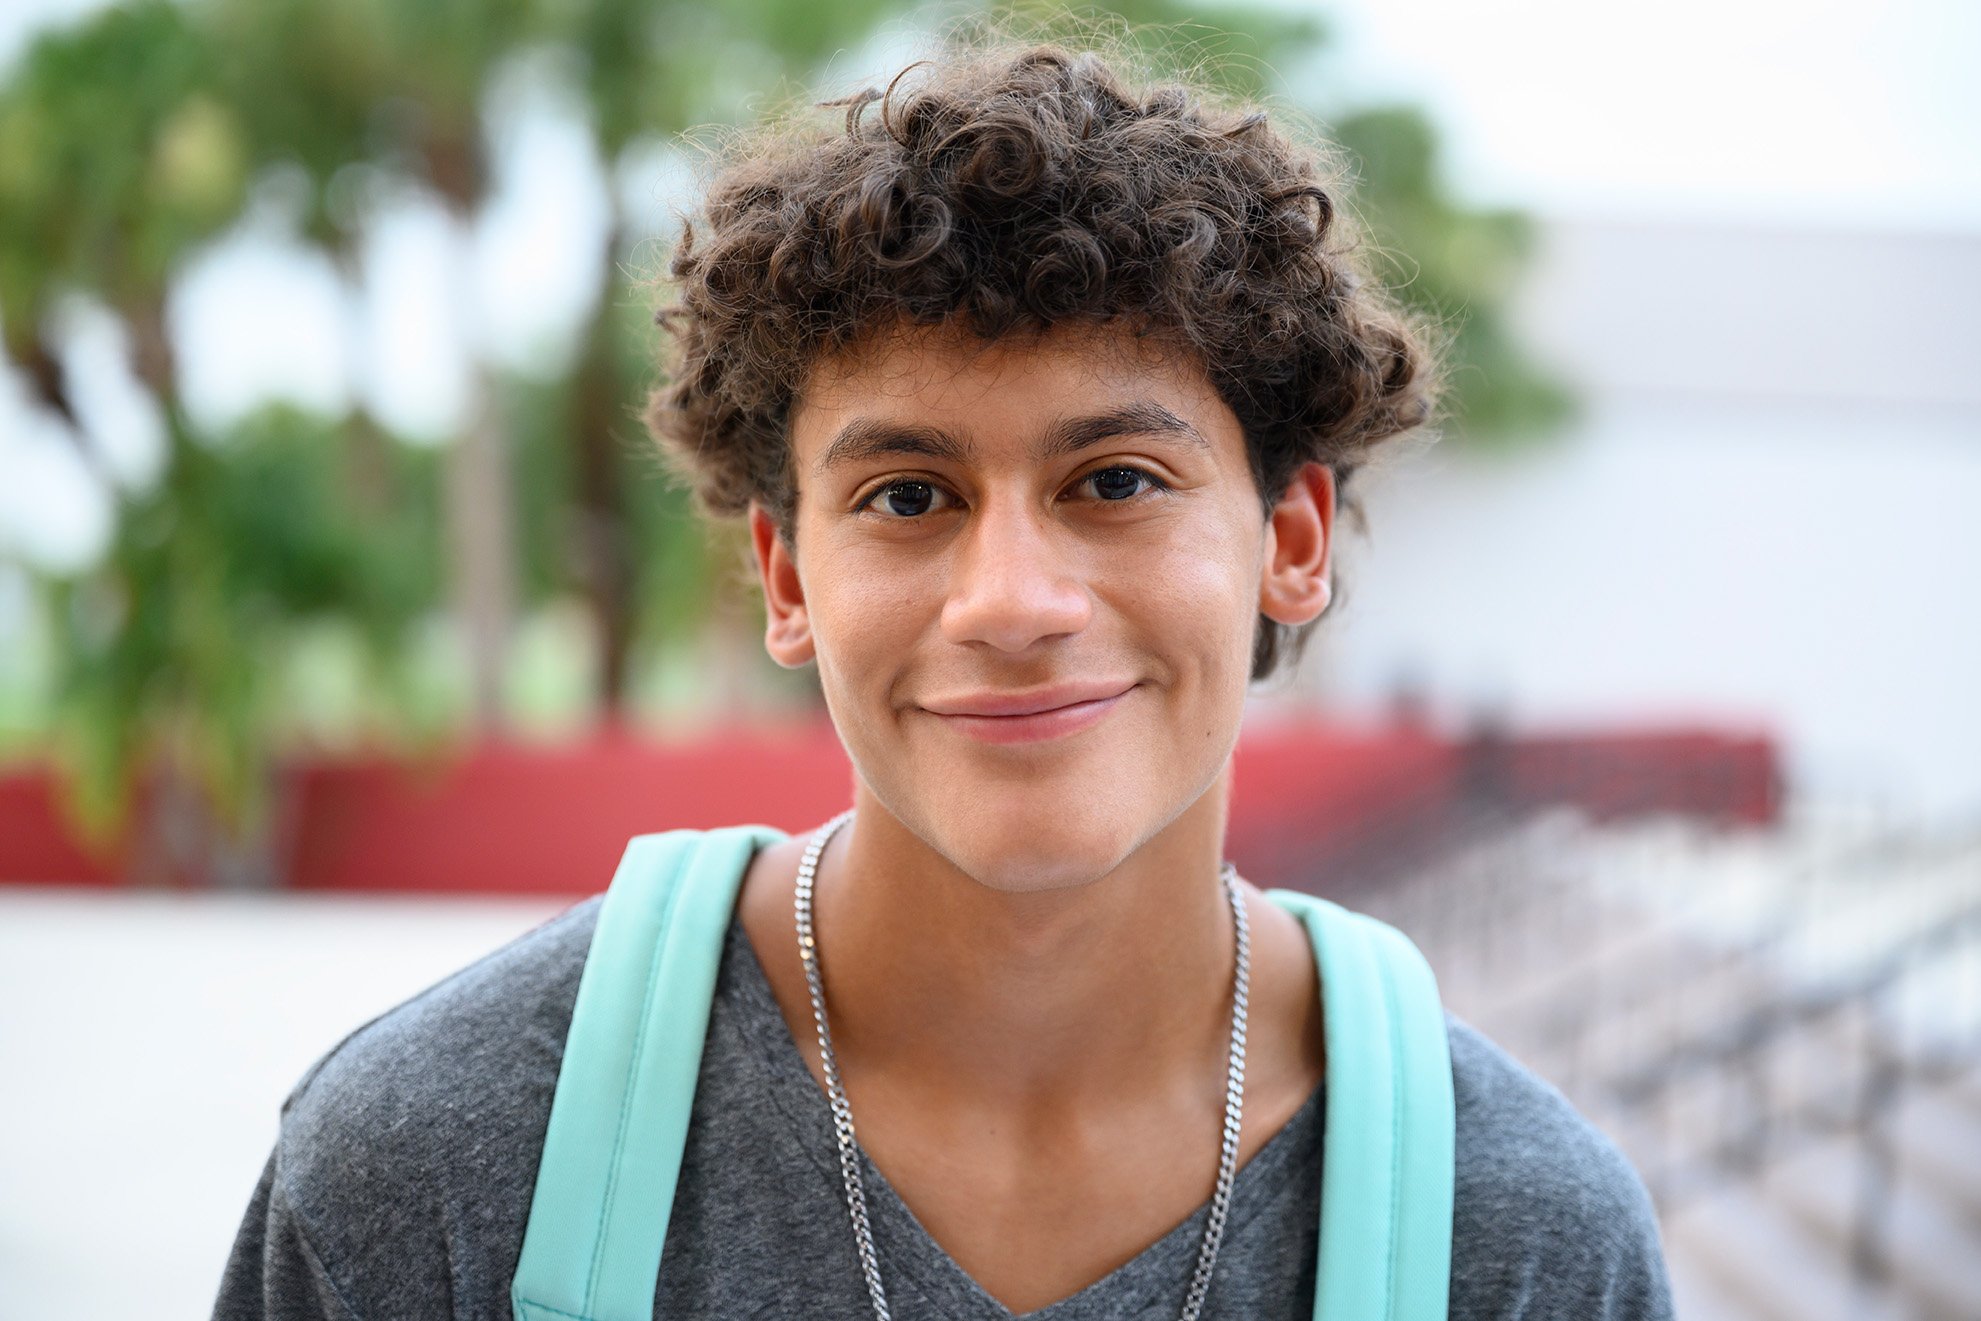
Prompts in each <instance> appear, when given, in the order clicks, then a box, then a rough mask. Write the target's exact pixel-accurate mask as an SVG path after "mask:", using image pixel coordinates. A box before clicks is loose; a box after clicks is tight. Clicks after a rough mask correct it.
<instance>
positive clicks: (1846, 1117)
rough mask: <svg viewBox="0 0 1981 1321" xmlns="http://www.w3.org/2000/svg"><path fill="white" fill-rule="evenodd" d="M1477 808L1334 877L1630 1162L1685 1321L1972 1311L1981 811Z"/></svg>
mask: <svg viewBox="0 0 1981 1321" xmlns="http://www.w3.org/2000/svg"><path fill="white" fill-rule="evenodd" d="M1473 825H1474V831H1473V834H1474V839H1475V842H1474V843H1472V844H1471V845H1469V846H1467V847H1466V848H1464V849H1462V850H1460V851H1458V852H1455V853H1453V854H1451V855H1449V856H1448V857H1445V858H1443V859H1441V860H1439V861H1437V862H1436V863H1434V864H1432V865H1429V866H1426V867H1422V868H1419V869H1417V870H1416V871H1414V872H1413V873H1412V874H1410V875H1409V876H1407V877H1404V878H1401V879H1397V880H1394V881H1391V882H1390V883H1387V884H1384V885H1382V886H1381V887H1379V888H1372V889H1369V890H1367V891H1366V892H1359V893H1354V894H1347V895H1342V896H1340V897H1341V898H1342V900H1343V902H1346V903H1348V904H1350V906H1352V907H1356V908H1360V909H1363V910H1364V911H1368V912H1371V913H1374V914H1375V915H1377V916H1379V917H1382V918H1384V919H1385V920H1387V921H1390V922H1393V923H1395V924H1396V925H1397V926H1399V927H1401V928H1402V929H1403V930H1405V931H1407V932H1409V933H1410V935H1411V936H1412V938H1413V939H1414V940H1416V941H1417V942H1418V944H1419V946H1420V947H1421V948H1423V949H1424V951H1425V953H1426V955H1427V956H1428V957H1429V958H1430V960H1431V962H1432V966H1433V967H1434V968H1435V969H1436V971H1437V973H1438V978H1439V983H1440V989H1441V991H1442V992H1443V994H1444V998H1445V1001H1446V1003H1447V1004H1448V1005H1449V1006H1450V1007H1451V1009H1452V1010H1453V1012H1454V1013H1456V1014H1458V1015H1459V1016H1460V1017H1462V1018H1464V1019H1466V1020H1467V1021H1468V1022H1471V1023H1473V1024H1474V1025H1475V1026H1477V1027H1478V1028H1479V1029H1480V1030H1481V1031H1483V1032H1485V1033H1486V1034H1487V1035H1488V1036H1490V1037H1492V1038H1493V1039H1494V1040H1495V1041H1497V1042H1498V1043H1499V1044H1500V1045H1501V1046H1503V1047H1504V1048H1505V1049H1506V1050H1507V1051H1509V1052H1510V1053H1511V1054H1513V1055H1514V1056H1516V1057H1517V1058H1519V1059H1521V1060H1522V1061H1523V1062H1525V1063H1526V1064H1527V1065H1528V1066H1529V1067H1530V1068H1533V1069H1534V1070H1535V1071H1536V1072H1537V1073H1539V1074H1540V1075H1541V1076H1542V1077H1544V1078H1546V1079H1548V1080H1549V1081H1550V1082H1552V1083H1554V1084H1555V1085H1556V1086H1558V1087H1559V1088H1560V1089H1561V1090H1562V1091H1563V1092H1564V1094H1566V1095H1567V1096H1568V1098H1569V1099H1570V1100H1571V1101H1572V1102H1573V1103H1574V1104H1575V1105H1576V1107H1577V1108H1578V1109H1579V1110H1581V1111H1582V1113H1583V1114H1585V1115H1587V1116H1588V1117H1589V1119H1590V1120H1591V1121H1592V1122H1593V1123H1595V1124H1596V1125H1597V1126H1598V1127H1599V1128H1601V1129H1602V1130H1603V1131H1605V1132H1606V1133H1607V1134H1609V1136H1610V1137H1611V1138H1612V1139H1613V1140H1614V1141H1615V1142H1616V1143H1617V1144H1618V1146H1619V1147H1620V1148H1622V1150H1623V1151H1624V1152H1625V1154H1626V1155H1628V1156H1629V1157H1630V1158H1631V1160H1632V1163H1633V1164H1634V1165H1636V1167H1637V1168H1638V1170H1639V1171H1640V1172H1641V1173H1642V1174H1643V1175H1644V1178H1645V1181H1646V1183H1647V1185H1648V1186H1649V1187H1650V1188H1651V1191H1652V1195H1653V1198H1654V1200H1655V1201H1656V1202H1657V1204H1658V1207H1659V1211H1660V1218H1661V1223H1662V1226H1663V1232H1664V1236H1665V1244H1666V1253H1667V1259H1668V1262H1669V1264H1670V1268H1671V1272H1672V1277H1673V1287H1674V1289H1675V1291H1676V1292H1677V1293H1678V1295H1679V1300H1678V1301H1679V1316H1680V1318H1682V1321H1694V1319H1696V1321H1732V1319H1734V1318H1755V1319H1759V1321H1775V1319H1777V1318H1779V1319H1780V1321H1789V1319H1790V1318H1793V1319H1794V1321H1830V1319H1831V1318H1835V1319H1836V1321H1846V1319H1847V1321H1858V1318H1866V1319H1868V1321H1887V1319H1890V1321H1897V1319H1900V1318H1904V1319H1907V1321H1911V1319H1913V1318H1917V1319H1919V1321H1943V1319H1944V1321H1981V828H1976V827H1974V826H1972V825H1964V826H1962V827H1961V828H1960V829H1956V830H1952V831H1947V832H1940V833H1934V832H1930V831H1926V830H1923V829H1920V828H1912V827H1906V828H1893V827H1891V826H1888V825H1885V824H1881V823H1879V822H1878V821H1876V820H1873V819H1865V818H1858V819H1851V818H1832V817H1804V818H1800V819H1798V818H1793V817H1791V818H1790V819H1789V820H1788V821H1786V822H1785V823H1784V825H1782V826H1781V827H1779V828H1777V829H1773V830H1769V831H1767V832H1756V831H1742V832H1727V831H1724V830H1720V829H1715V828H1710V827H1705V826H1700V825H1698V824H1696V823H1693V822H1688V821H1685V820H1681V819H1676V818H1670V819H1654V820H1650V821H1641V822H1634V823H1613V824H1596V823H1593V822H1591V821H1589V820H1588V819H1586V818H1585V817H1584V816H1582V815H1581V814H1580V813H1577V812H1574V811H1554V812H1546V813H1542V814H1537V815H1532V816H1527V817H1523V818H1519V819H1509V820H1506V821H1504V822H1502V823H1500V826H1499V828H1498V829H1497V830H1496V831H1486V832H1480V831H1478V830H1477V828H1476V827H1477V823H1476V822H1475V823H1473Z"/></svg>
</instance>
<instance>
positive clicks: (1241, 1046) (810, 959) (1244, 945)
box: [796, 809, 1252, 1321]
mask: <svg viewBox="0 0 1981 1321" xmlns="http://www.w3.org/2000/svg"><path fill="white" fill-rule="evenodd" d="M852 819H853V813H852V811H851V810H850V809H849V810H848V811H845V812H841V813H840V814H839V815H838V816H836V817H834V818H833V819H832V820H830V821H828V822H826V824H825V825H824V826H822V827H820V829H819V832H818V833H817V834H816V835H814V836H813V837H812V840H811V843H809V844H807V845H806V846H805V856H804V859H803V860H802V861H801V862H800V863H799V864H798V894H797V900H796V906H797V910H798V957H799V958H800V959H801V960H803V961H804V964H805V983H806V985H807V986H809V987H810V988H811V993H812V1019H813V1021H814V1022H816V1023H817V1024H818V1028H819V1055H820V1057H821V1058H822V1060H823V1062H824V1064H825V1085H826V1092H827V1094H828V1096H829V1097H830V1098H831V1101H832V1126H833V1129H834V1130H835V1131H836V1132H837V1133H838V1135H839V1172H840V1175H841V1177H842V1178H843V1179H844V1180H845V1183H846V1210H847V1213H848V1214H849V1215H850V1216H851V1217H852V1219H853V1233H854V1235H855V1236H856V1237H857V1238H858V1239H859V1245H860V1269H861V1271H863V1272H864V1273H865V1274H866V1277H867V1295H868V1297H870V1298H871V1299H872V1300H873V1304H874V1316H875V1318H876V1321H890V1316H889V1313H888V1310H887V1291H886V1290H885V1289H883V1288H882V1287H881V1282H880V1259H879V1256H878V1255H877V1254H876V1253H875V1251H874V1234H873V1228H872V1226H871V1225H869V1224H868V1222H867V1193H866V1189H865V1187H864V1186H863V1185H862V1183H861V1180H860V1163H859V1159H858V1156H857V1149H856V1148H855V1146H854V1143H853V1109H852V1107H851V1106H849V1105H848V1104H847V1103H846V1089H845V1088H844V1087H842V1086H840V1083H839V1064H838V1062H837V1061H836V1060H835V1059H834V1058H833V1054H832V1034H831V1033H830V1032H829V1031H827V1030H826V1025H825V991H824V990H823V989H822V987H821V985H820V981H819V953H818V940H817V938H816V937H815V936H814V935H813V934H812V882H813V880H814V878H815V877H816V876H817V875H818V868H819V855H820V854H821V853H823V852H824V851H825V846H826V841H827V840H830V839H831V838H832V836H833V835H834V833H835V832H837V831H838V829H839V828H840V827H841V826H843V825H845V824H846V823H847V822H848V821H851V820H852ZM1219 879H1220V880H1221V881H1222V882H1223V883H1224V889H1225V894H1226V895H1227V896H1228V897H1229V898H1230V900H1231V915H1232V918H1233V919H1234V921H1235V922H1236V923H1237V927H1238V973H1237V977H1236V980H1235V983H1234V985H1233V988H1232V1005H1231V1057H1230V1058H1231V1062H1230V1066H1229V1068H1228V1069H1227V1070H1226V1075H1225V1077H1226V1082H1225V1088H1224V1145H1223V1148H1222V1150H1221V1151H1220V1153H1219V1156H1218V1169H1217V1191H1216V1192H1215V1193H1214V1194H1212V1196H1211V1214H1210V1219H1209V1220H1208V1221H1207V1222H1205V1225H1204V1241H1203V1245H1202V1246H1201V1247H1199V1248H1198V1250H1197V1270H1196V1274H1195V1275H1193V1276H1192V1277H1191V1280H1190V1295H1189V1297H1188V1298H1186V1299H1185V1300H1184V1303H1183V1315H1182V1321H1196V1318H1197V1314H1198V1313H1199V1312H1200V1311H1202V1310H1203V1307H1204V1293H1205V1291H1206V1290H1208V1289H1209V1288H1210V1285H1211V1267H1212V1265H1213V1264H1214V1263H1215V1262H1216V1261H1217V1250H1218V1243H1219V1241H1220V1240H1221V1239H1223V1237H1224V1218H1225V1212H1226V1210H1227V1209H1228V1208H1229V1207H1230V1205H1231V1178H1232V1171H1233V1170H1234V1169H1235V1168H1236V1166H1237V1163H1238V1125H1239V1118H1240V1116H1241V1115H1242V1114H1243V1112H1244V1109H1245V1008H1246V1000H1245V997H1246V991H1247V990H1248V988H1249V987H1250V984H1251V971H1252V969H1251V941H1250V936H1249V933H1248V931H1247V929H1246V925H1245V904H1244V901H1243V899H1242V898H1241V897H1240V896H1239V892H1238V871H1237V869H1236V868H1234V867H1233V866H1232V865H1231V864H1230V863H1228V862H1227V863H1226V864H1225V865H1224V869H1223V871H1222V872H1221V874H1220V876H1219Z"/></svg>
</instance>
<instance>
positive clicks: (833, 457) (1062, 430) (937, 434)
mask: <svg viewBox="0 0 1981 1321" xmlns="http://www.w3.org/2000/svg"><path fill="white" fill-rule="evenodd" d="M1113 436H1173V437H1175V438H1177V439H1179V440H1182V441H1185V442H1187V443H1188V444H1190V445H1192V446H1194V447H1196V448H1200V449H1209V448H1210V441H1208V440H1206V439H1205V438H1204V436H1203V433H1202V432H1200V431H1198V430H1197V428H1195V427H1193V426H1191V425H1190V424H1189V423H1188V422H1185V421H1184V420H1183V419H1182V418H1180V417H1178V416H1177V415H1176V414H1174V413H1172V412H1170V411H1169V410H1168V409H1167V408H1164V407H1163V406H1162V405H1161V404H1159V403H1156V402H1155V401H1154V400H1152V399H1138V400H1136V401H1135V402H1133V403H1129V404H1124V405H1122V406H1121V407H1119V408H1110V409H1107V410H1105V411H1103V412H1099V413H1083V414H1081V415H1080V416H1078V417H1069V418H1061V419H1060V420H1059V421H1057V422H1055V423H1053V424H1052V425H1051V426H1050V427H1048V428H1047V429H1046V432H1045V434H1044V435H1043V436H1041V437H1040V438H1039V442H1038V444H1037V446H1036V447H1035V453H1036V455H1037V456H1038V457H1039V458H1041V459H1057V458H1064V457H1066V456H1067V455H1069V454H1077V453H1079V452H1080V451H1081V450H1083V449H1086V448H1088V447H1090V446H1093V445H1098V444H1100V443H1101V442H1102V441H1104V440H1107V439H1109V438H1110V437H1113ZM973 452H974V451H973V448H972V446H971V445H970V442H969V441H967V440H965V439H963V438H962V437H960V436H958V435H956V434H955V433H954V432H950V431H945V430H943V429H942V428H941V427H932V426H923V425H918V424H913V423H900V422H884V421H880V420H878V419H876V418H866V417H856V418H854V419H853V420H852V421H851V422H848V423H847V424H846V425H845V426H844V427H842V428H840V431H839V434H838V435H836V436H834V437H833V438H832V443H831V444H830V445H827V446H826V447H825V452H824V453H823V454H821V455H819V458H818V462H817V463H815V464H813V465H812V473H813V475H814V476H818V475H821V474H823V473H824V472H826V471H827V470H828V469H830V468H833V467H836V466H837V465H839V464H842V463H853V462H856V461H858V460H861V459H871V458H876V457H878V456H880V455H883V454H918V455H921V456H923V457H925V458H931V459H947V460H949V461H950V462H952V463H967V462H969V460H970V457H971V455H972V453H973Z"/></svg>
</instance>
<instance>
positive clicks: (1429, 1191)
mask: <svg viewBox="0 0 1981 1321" xmlns="http://www.w3.org/2000/svg"><path fill="white" fill-rule="evenodd" d="M1266 896H1267V897H1268V898H1269V899H1272V900H1273V901H1275V902H1276V903H1278V904H1279V905H1280V906H1281V907H1282V908H1285V909H1287V910H1288V911H1289V912H1292V913H1293V914H1294V915H1295V916H1297V917H1299V918H1300V920H1301V922H1302V923H1303V924H1304V925H1305V926H1306V928H1307V932H1308V935H1309V936H1310V937H1311V938H1312V940H1313V942H1314V954H1315V962H1316V965H1317V966H1318V967H1319V969H1320V975H1321V1002H1322V1017H1323V1019H1324V1022H1325V1027H1326V1033H1327V1045H1326V1052H1327V1100H1326V1115H1325V1127H1324V1136H1323V1139H1322V1152H1321V1221H1320V1224H1321V1229H1320V1243H1319V1246H1318V1258H1317V1264H1316V1269H1315V1285H1314V1315H1315V1316H1316V1317H1327V1318H1333V1317H1343V1318H1349V1317H1352V1318H1355V1321H1365V1319H1366V1321H1444V1318H1445V1317H1446V1315H1447V1307H1448V1299H1449V1291H1450V1287H1451V1219H1452V1197H1453V1176H1454V1165H1453V1162H1454V1159H1455V1157H1456V1136H1457V1110H1456V1104H1455V1101H1454V1098H1453V1095H1452V1080H1451V1043H1450V1038H1449V1036H1448V1035H1447V1031H1446V1027H1445V1020H1444V1008H1443V1005H1442V1004H1441V1002H1440V1001H1439V998H1438V988H1437V980H1436V978H1435V977H1434V976H1433V975H1432V973H1431V967H1430V964H1429V963H1427V962H1425V960H1424V956H1423V955H1422V954H1421V953H1420V952H1419V951H1418V949H1417V947H1416V946H1415V945H1413V944H1411V942H1410V939H1409V937H1407V936H1405V935H1404V934H1403V933H1402V932H1401V931H1398V930H1397V929H1396V928H1395V927H1392V926H1390V925H1388V924H1387V923H1384V922H1380V921H1378V920H1377V919H1375V918H1372V917H1369V916H1368V915H1366V914H1363V913H1355V912H1351V911H1349V910H1348V909H1345V908H1343V907H1341V906H1340V905H1339V904H1336V903H1334V902H1332V901H1330V900H1327V899H1321V898H1318V897H1316V896H1313V895H1306V894H1300V893H1298V892H1295V891H1292V890H1268V891H1267V892H1266Z"/></svg>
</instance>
